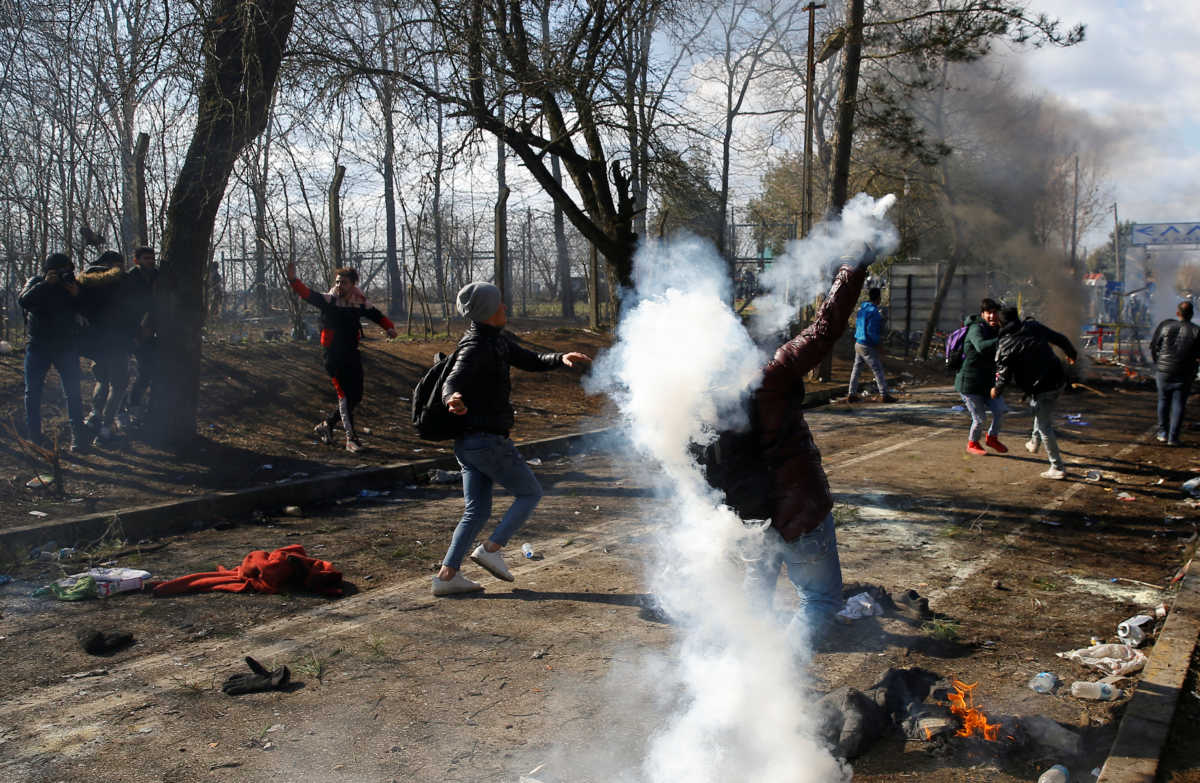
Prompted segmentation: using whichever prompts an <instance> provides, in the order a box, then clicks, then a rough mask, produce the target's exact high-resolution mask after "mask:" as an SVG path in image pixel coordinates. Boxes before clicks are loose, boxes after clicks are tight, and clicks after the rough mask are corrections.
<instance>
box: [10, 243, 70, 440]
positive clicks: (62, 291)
mask: <svg viewBox="0 0 1200 783" xmlns="http://www.w3.org/2000/svg"><path fill="white" fill-rule="evenodd" d="M17 301H18V302H19V303H20V304H21V307H22V308H24V309H25V310H26V311H27V312H28V313H29V324H28V327H27V329H28V334H29V342H28V344H27V345H26V346H25V424H26V430H27V432H28V435H29V439H30V440H31V441H33V442H34V443H36V444H38V445H45V439H44V438H43V437H42V389H43V388H45V385H46V373H47V372H48V371H49V370H50V367H51V366H53V367H54V368H55V369H56V370H58V378H59V381H60V382H61V383H62V390H63V397H64V398H66V401H67V415H68V417H69V418H70V420H71V447H70V448H71V451H76V452H78V451H85V450H86V449H87V438H86V436H85V434H84V433H85V432H86V430H85V428H84V426H83V403H82V401H81V400H80V398H79V345H78V342H77V341H78V337H79V328H80V315H79V283H78V282H76V280H75V265H74V264H72V263H71V259H70V258H69V257H68V256H67V255H65V254H63V253H53V254H51V255H50V256H49V257H47V258H46V260H45V262H44V263H43V264H42V274H40V275H34V276H33V277H31V278H29V281H28V282H26V283H25V287H24V288H23V289H21V295H20V296H19V297H18V298H17Z"/></svg>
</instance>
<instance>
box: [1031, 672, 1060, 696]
mask: <svg viewBox="0 0 1200 783" xmlns="http://www.w3.org/2000/svg"><path fill="white" fill-rule="evenodd" d="M1056 687H1058V678H1057V677H1055V676H1054V675H1053V674H1051V673H1050V672H1038V673H1037V674H1035V675H1033V677H1032V678H1031V679H1030V680H1029V689H1030V690H1033V691H1037V692H1038V693H1049V692H1050V691H1052V690H1054V689H1055V688H1056Z"/></svg>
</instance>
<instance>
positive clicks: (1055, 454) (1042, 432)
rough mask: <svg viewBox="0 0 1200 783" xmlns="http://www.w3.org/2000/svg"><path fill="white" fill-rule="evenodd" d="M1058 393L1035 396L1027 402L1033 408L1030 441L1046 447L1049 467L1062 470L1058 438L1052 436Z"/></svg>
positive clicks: (1044, 393) (1055, 391)
mask: <svg viewBox="0 0 1200 783" xmlns="http://www.w3.org/2000/svg"><path fill="white" fill-rule="evenodd" d="M1058 393H1059V391H1058V390H1057V389H1056V390H1054V391H1052V392H1043V393H1042V394H1035V395H1033V397H1032V398H1030V400H1029V407H1031V408H1033V433H1032V434H1031V435H1030V440H1033V441H1034V442H1035V443H1042V444H1044V445H1045V446H1046V456H1047V457H1049V458H1050V467H1052V468H1057V469H1059V470H1062V467H1063V461H1062V454H1061V453H1060V452H1059V450H1058V438H1057V437H1056V436H1055V434H1054V409H1055V408H1056V407H1057V405H1058Z"/></svg>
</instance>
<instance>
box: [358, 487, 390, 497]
mask: <svg viewBox="0 0 1200 783" xmlns="http://www.w3.org/2000/svg"><path fill="white" fill-rule="evenodd" d="M390 494H392V492H391V490H389V489H385V490H378V489H364V490H362V491H360V492H359V493H358V496H359V497H360V498H382V497H387V496H388V495H390Z"/></svg>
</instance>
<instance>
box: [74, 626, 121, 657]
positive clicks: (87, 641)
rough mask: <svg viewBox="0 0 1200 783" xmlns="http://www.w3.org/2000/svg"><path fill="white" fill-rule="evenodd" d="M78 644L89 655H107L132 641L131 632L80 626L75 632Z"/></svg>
mask: <svg viewBox="0 0 1200 783" xmlns="http://www.w3.org/2000/svg"><path fill="white" fill-rule="evenodd" d="M75 638H76V639H78V640H79V644H80V646H81V647H83V649H84V651H85V652H87V653H88V654H89V655H108V654H110V653H115V652H116V651H117V650H120V649H121V648H123V647H126V646H128V645H130V644H132V643H133V634H131V633H125V632H124V631H110V632H105V631H98V630H96V629H95V628H81V629H80V630H79V632H78V633H76V634H75Z"/></svg>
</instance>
